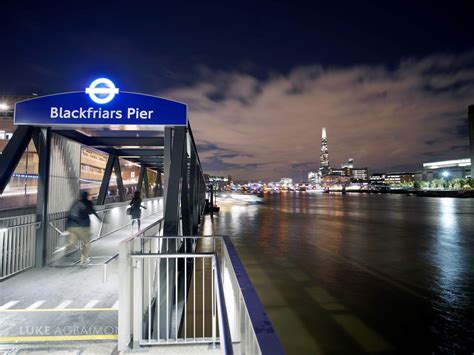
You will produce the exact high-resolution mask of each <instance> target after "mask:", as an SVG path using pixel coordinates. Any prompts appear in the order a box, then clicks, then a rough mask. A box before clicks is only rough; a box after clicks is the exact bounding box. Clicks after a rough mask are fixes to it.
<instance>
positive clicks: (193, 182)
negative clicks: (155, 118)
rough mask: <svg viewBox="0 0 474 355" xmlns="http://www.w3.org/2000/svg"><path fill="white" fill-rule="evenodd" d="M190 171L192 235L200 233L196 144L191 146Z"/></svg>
mask: <svg viewBox="0 0 474 355" xmlns="http://www.w3.org/2000/svg"><path fill="white" fill-rule="evenodd" d="M190 160H191V161H190V167H189V170H190V173H189V200H190V201H189V205H190V211H189V214H190V216H189V219H190V221H191V226H192V228H191V230H192V235H195V234H197V233H198V229H197V228H198V225H197V213H198V212H197V208H196V207H197V199H196V196H197V191H196V189H197V187H198V185H197V181H196V178H197V165H196V152H195V151H194V146H191V158H190Z"/></svg>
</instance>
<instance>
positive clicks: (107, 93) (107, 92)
mask: <svg viewBox="0 0 474 355" xmlns="http://www.w3.org/2000/svg"><path fill="white" fill-rule="evenodd" d="M118 93H119V89H118V88H116V87H115V85H114V83H113V82H112V80H109V79H106V78H99V79H95V80H94V81H93V82H92V83H91V84H90V86H89V87H88V88H86V94H89V97H90V98H91V100H92V101H94V102H95V103H97V104H106V103H107V102H110V101H112V100H113V98H114V97H115V95H116V94H118Z"/></svg>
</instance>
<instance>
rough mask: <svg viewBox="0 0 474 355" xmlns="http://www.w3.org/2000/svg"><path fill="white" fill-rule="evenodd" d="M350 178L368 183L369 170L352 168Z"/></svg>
mask: <svg viewBox="0 0 474 355" xmlns="http://www.w3.org/2000/svg"><path fill="white" fill-rule="evenodd" d="M350 176H351V178H352V179H353V180H357V181H368V180H369V168H352V169H351V174H350Z"/></svg>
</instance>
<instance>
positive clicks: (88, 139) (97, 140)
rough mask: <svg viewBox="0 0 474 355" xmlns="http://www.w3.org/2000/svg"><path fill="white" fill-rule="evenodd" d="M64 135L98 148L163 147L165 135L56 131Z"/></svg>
mask: <svg viewBox="0 0 474 355" xmlns="http://www.w3.org/2000/svg"><path fill="white" fill-rule="evenodd" d="M55 133H57V134H60V135H61V136H63V137H66V138H69V139H72V140H74V141H76V142H79V143H82V144H84V145H87V146H90V147H96V148H101V147H103V148H107V147H120V146H136V147H145V146H149V147H162V146H163V144H164V138H163V137H148V136H147V137H136V136H134V137H132V136H130V137H127V136H123V137H122V136H116V137H94V136H86V135H85V134H82V133H80V132H77V131H73V130H64V131H61V130H59V131H55Z"/></svg>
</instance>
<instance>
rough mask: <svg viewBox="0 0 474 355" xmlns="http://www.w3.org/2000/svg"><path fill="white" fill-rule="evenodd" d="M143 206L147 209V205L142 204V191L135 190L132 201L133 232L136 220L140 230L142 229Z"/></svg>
mask: <svg viewBox="0 0 474 355" xmlns="http://www.w3.org/2000/svg"><path fill="white" fill-rule="evenodd" d="M142 208H144V209H146V207H145V206H142V198H141V196H140V191H138V190H137V191H135V193H134V194H133V198H132V200H131V201H130V215H131V216H132V232H133V225H134V224H135V221H137V224H138V230H140V222H141V221H140V219H141V217H142Z"/></svg>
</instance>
